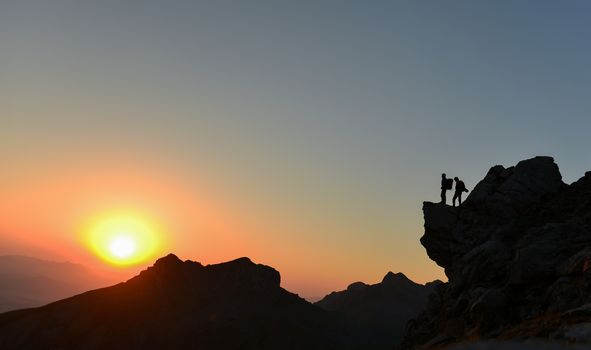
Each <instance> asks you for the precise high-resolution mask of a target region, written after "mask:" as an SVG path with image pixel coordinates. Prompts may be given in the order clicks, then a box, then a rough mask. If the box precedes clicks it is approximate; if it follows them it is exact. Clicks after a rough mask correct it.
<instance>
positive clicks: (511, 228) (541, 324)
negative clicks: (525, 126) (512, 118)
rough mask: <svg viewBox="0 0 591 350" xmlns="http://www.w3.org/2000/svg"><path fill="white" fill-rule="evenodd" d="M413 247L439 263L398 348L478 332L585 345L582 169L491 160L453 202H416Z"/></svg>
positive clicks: (585, 183) (586, 195)
mask: <svg viewBox="0 0 591 350" xmlns="http://www.w3.org/2000/svg"><path fill="white" fill-rule="evenodd" d="M423 213H424V219H425V234H424V235H423V237H422V238H421V244H422V245H423V246H424V247H425V249H426V251H427V254H428V255H429V257H430V258H431V259H432V260H433V261H435V262H436V263H437V264H438V265H439V266H441V267H443V268H444V269H445V274H446V275H447V277H448V280H449V282H448V283H445V284H441V285H439V286H438V287H437V288H436V289H435V292H434V293H433V294H432V295H431V296H430V299H429V302H428V306H427V309H426V311H425V312H423V313H422V314H421V315H420V316H419V317H418V318H417V319H415V320H412V321H411V322H409V324H408V325H407V331H406V334H405V337H404V339H403V342H402V345H401V348H402V349H417V348H418V349H420V348H430V347H434V346H445V345H446V344H447V345H449V344H454V343H457V342H463V341H468V340H478V339H530V338H541V339H550V340H557V341H564V342H568V343H589V344H591V323H590V322H591V304H589V303H591V293H589V291H590V290H591V173H590V172H587V173H586V174H585V176H584V177H583V178H581V179H580V180H578V181H577V182H575V183H573V184H571V185H567V184H565V183H563V181H562V176H561V174H560V171H559V169H558V166H557V165H556V164H555V163H554V160H553V159H552V158H551V157H535V158H532V159H528V160H524V161H521V162H519V163H518V164H517V165H516V166H514V167H509V168H504V167H503V166H500V165H497V166H494V167H492V168H491V169H490V170H489V172H488V173H487V175H486V176H485V178H484V179H483V180H482V181H480V183H478V185H477V186H476V187H475V188H474V190H473V191H472V193H470V195H469V196H468V198H467V199H466V201H465V202H464V204H463V205H462V206H461V207H458V208H454V207H450V206H447V205H443V204H439V203H430V202H425V203H424V204H423Z"/></svg>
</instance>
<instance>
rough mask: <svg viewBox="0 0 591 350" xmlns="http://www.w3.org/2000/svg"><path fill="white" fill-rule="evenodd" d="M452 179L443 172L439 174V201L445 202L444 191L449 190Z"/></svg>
mask: <svg viewBox="0 0 591 350" xmlns="http://www.w3.org/2000/svg"><path fill="white" fill-rule="evenodd" d="M453 183H454V181H453V180H452V179H448V178H447V177H446V175H445V174H441V203H443V204H446V203H445V200H446V198H445V193H446V192H447V191H448V190H451V188H452V186H453Z"/></svg>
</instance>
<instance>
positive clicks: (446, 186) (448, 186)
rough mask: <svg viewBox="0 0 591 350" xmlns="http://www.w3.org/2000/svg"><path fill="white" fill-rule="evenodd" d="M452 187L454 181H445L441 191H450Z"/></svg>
mask: <svg viewBox="0 0 591 350" xmlns="http://www.w3.org/2000/svg"><path fill="white" fill-rule="evenodd" d="M453 185H454V179H445V182H444V186H443V189H445V190H451V188H452V187H453Z"/></svg>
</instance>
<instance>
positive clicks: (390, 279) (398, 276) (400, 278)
mask: <svg viewBox="0 0 591 350" xmlns="http://www.w3.org/2000/svg"><path fill="white" fill-rule="evenodd" d="M400 282H410V283H414V282H413V281H411V280H410V279H409V278H408V277H406V275H405V274H403V273H402V272H397V273H393V272H392V271H389V272H388V273H387V274H386V276H384V278H383V279H382V283H383V284H392V283H400Z"/></svg>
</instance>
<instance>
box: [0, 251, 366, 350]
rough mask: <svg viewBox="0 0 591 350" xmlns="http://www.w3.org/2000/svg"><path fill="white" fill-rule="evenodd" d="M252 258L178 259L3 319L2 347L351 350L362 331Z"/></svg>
mask: <svg viewBox="0 0 591 350" xmlns="http://www.w3.org/2000/svg"><path fill="white" fill-rule="evenodd" d="M279 284H280V276H279V273H278V272H277V271H276V270H274V269H273V268H271V267H268V266H264V265H257V264H254V263H252V262H251V261H250V260H249V259H248V258H241V259H238V260H234V261H231V262H227V263H223V264H217V265H208V266H203V265H201V264H199V263H197V262H192V261H185V262H183V261H181V260H179V259H178V258H177V257H176V256H174V255H169V256H166V257H164V258H161V259H159V260H158V261H157V262H156V263H155V264H154V266H153V267H151V268H148V269H147V270H145V271H143V272H142V273H140V274H139V275H138V276H136V277H134V278H132V279H131V280H129V281H127V282H125V283H120V284H118V285H115V286H112V287H108V288H103V289H98V290H94V291H90V292H87V293H84V294H81V295H78V296H75V297H72V298H69V299H65V300H61V301H58V302H55V303H52V304H49V305H47V306H44V307H40V308H36V309H27V310H18V311H12V312H8V313H4V314H0V348H1V349H348V348H354V347H356V348H362V346H361V345H360V342H357V340H356V339H354V336H352V335H351V334H354V333H355V331H353V330H351V329H348V328H347V327H346V326H344V325H342V324H340V323H339V322H338V320H336V319H335V318H333V317H332V316H331V315H329V314H328V313H326V312H324V311H323V310H321V309H320V308H318V307H316V306H314V305H312V304H310V303H308V302H306V301H305V300H303V299H301V298H299V297H298V296H297V295H295V294H292V293H289V292H287V291H286V290H284V289H282V288H281V287H280V286H279Z"/></svg>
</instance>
